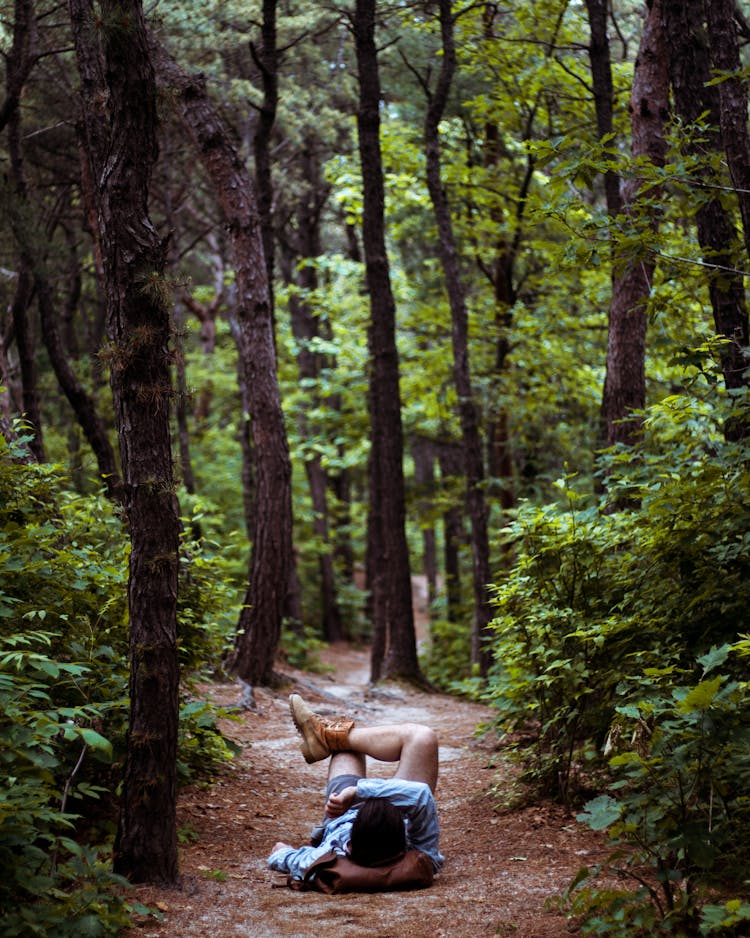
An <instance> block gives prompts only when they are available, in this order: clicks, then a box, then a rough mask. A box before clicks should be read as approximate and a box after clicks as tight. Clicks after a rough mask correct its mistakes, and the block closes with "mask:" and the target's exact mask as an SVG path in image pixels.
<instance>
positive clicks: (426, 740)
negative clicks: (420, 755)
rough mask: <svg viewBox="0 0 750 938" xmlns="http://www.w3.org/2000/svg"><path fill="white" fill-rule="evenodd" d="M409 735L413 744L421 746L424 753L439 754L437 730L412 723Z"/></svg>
mask: <svg viewBox="0 0 750 938" xmlns="http://www.w3.org/2000/svg"><path fill="white" fill-rule="evenodd" d="M409 733H410V737H411V741H412V743H413V744H414V745H416V746H419V748H420V749H421V750H422V751H423V752H434V753H437V750H438V737H437V733H436V732H435V730H433V729H431V728H430V727H429V726H425V725H424V724H422V723H411V724H410V725H409Z"/></svg>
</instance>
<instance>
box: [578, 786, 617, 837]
mask: <svg viewBox="0 0 750 938" xmlns="http://www.w3.org/2000/svg"><path fill="white" fill-rule="evenodd" d="M621 814H622V805H621V804H620V802H619V801H616V800H615V799H614V798H612V797H611V795H599V797H598V798H594V799H593V800H592V801H588V802H587V803H586V804H585V805H584V809H583V811H582V812H581V813H580V814H577V815H576V820H578V821H580V822H581V823H582V824H585V825H586V826H587V827H590V828H591V830H594V831H603V830H605V829H606V828H607V827H609V826H610V824H614V822H615V821H617V820H619V818H620V815H621Z"/></svg>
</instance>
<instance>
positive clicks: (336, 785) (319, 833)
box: [310, 774, 362, 847]
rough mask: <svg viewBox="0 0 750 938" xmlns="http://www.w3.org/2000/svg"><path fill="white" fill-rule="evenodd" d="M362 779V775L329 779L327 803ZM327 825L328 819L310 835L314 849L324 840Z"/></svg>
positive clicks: (338, 776) (339, 776) (347, 775)
mask: <svg viewBox="0 0 750 938" xmlns="http://www.w3.org/2000/svg"><path fill="white" fill-rule="evenodd" d="M361 778H362V776H361V775H354V774H346V775H336V776H334V777H333V778H331V779H329V780H328V784H327V785H326V801H328V799H329V798H330V797H331V795H339V794H341V792H342V791H343V790H344V789H345V788H348V787H349V786H350V785H356V784H357V782H358V781H359V780H360V779H361ZM327 823H328V819H327V818H326V819H324V820H323V822H322V823H321V824H316V825H315V827H313V829H312V832H311V834H310V843H311V844H312V845H313V847H317V846H318V844H319V843H320V842H321V841H322V840H323V835H324V834H325V829H326V824H327Z"/></svg>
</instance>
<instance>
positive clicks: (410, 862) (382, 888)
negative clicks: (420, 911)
mask: <svg viewBox="0 0 750 938" xmlns="http://www.w3.org/2000/svg"><path fill="white" fill-rule="evenodd" d="M433 879H434V873H433V870H432V860H431V859H430V858H429V857H428V856H427V854H425V853H422V852H421V851H420V850H407V851H406V853H404V854H403V856H401V857H400V858H399V859H398V860H394V861H392V862H391V863H386V864H385V865H383V866H360V865H359V864H358V863H354V862H352V860H350V859H349V858H348V857H342V856H339V855H338V854H337V853H334V852H333V851H331V852H329V853H326V854H324V855H323V856H322V857H320V859H319V860H316V861H315V863H313V864H312V866H310V867H308V869H307V871H306V872H305V878H304V879H302V880H299V879H293V878H292V877H291V876H290V877H289V878H288V879H287V885H289V886H290V887H291V888H292V889H298V890H302V891H308V890H315V891H316V892H325V893H327V894H329V895H332V894H337V893H342V892H392V891H394V890H398V889H425V888H426V887H427V886H431V885H432V881H433Z"/></svg>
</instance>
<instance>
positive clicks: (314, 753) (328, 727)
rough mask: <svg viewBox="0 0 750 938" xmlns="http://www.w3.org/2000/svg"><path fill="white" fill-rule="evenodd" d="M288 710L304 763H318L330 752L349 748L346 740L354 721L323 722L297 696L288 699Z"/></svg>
mask: <svg viewBox="0 0 750 938" xmlns="http://www.w3.org/2000/svg"><path fill="white" fill-rule="evenodd" d="M289 709H290V710H291V713H292V719H293V720H294V725H295V726H296V727H297V730H298V731H299V733H300V735H301V736H302V743H301V744H300V751H301V752H302V755H303V756H304V757H305V762H320V760H321V759H325V758H326V757H327V756H330V755H331V753H332V752H344V751H345V750H346V749H348V748H349V747H348V745H347V740H348V738H349V730H350V729H351V728H352V727H353V726H354V720H346V719H339V720H325V719H323V717H319V716H318V715H317V713H313V711H312V710H311V709H310V708H309V707H308V706H307V704H306V703H305V701H304V700H303V699H302V698H301V697H300V695H299V694H292V695H291V696H290V697H289Z"/></svg>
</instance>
